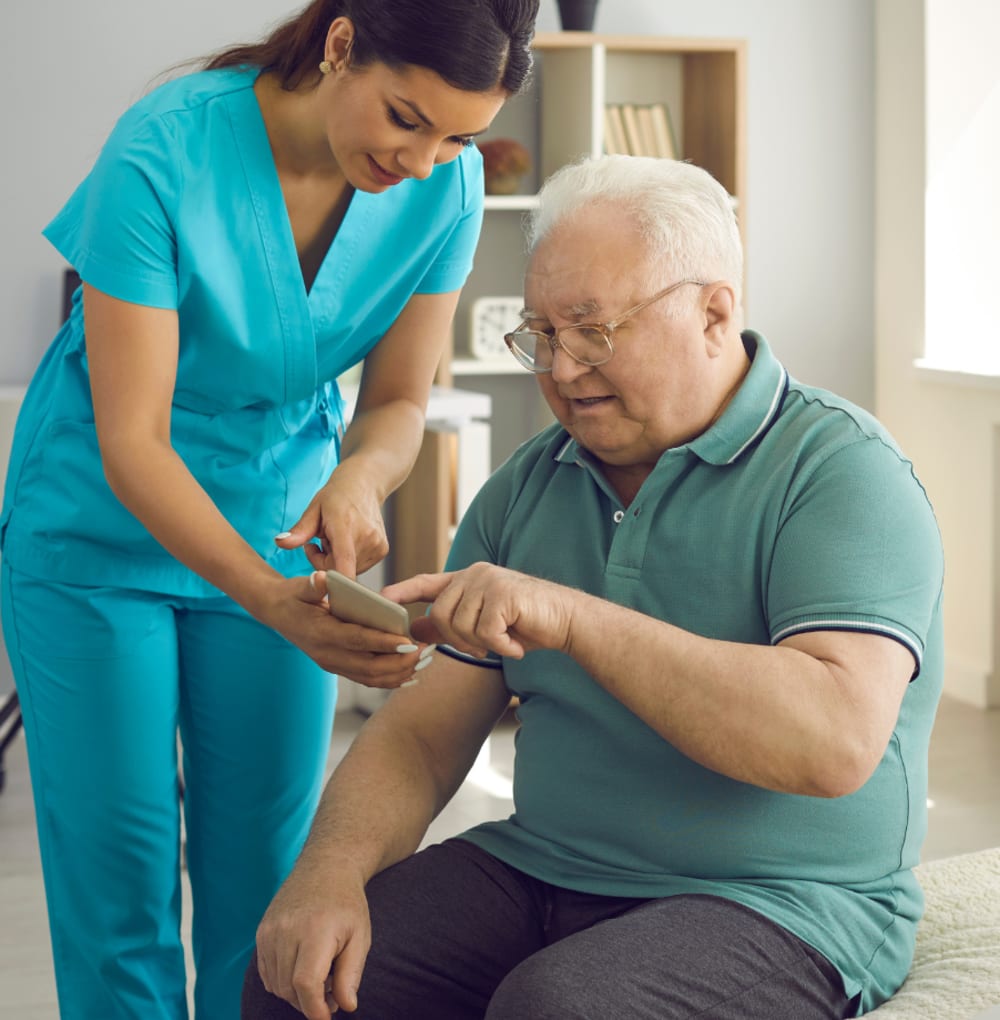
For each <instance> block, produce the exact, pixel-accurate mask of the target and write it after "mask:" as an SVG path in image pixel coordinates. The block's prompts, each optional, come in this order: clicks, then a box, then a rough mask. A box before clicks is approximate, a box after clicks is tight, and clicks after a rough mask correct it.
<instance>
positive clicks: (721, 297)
mask: <svg viewBox="0 0 1000 1020" xmlns="http://www.w3.org/2000/svg"><path fill="white" fill-rule="evenodd" d="M701 305H702V310H703V312H704V316H705V318H704V322H705V343H706V346H707V347H708V351H709V354H710V355H711V356H712V357H717V356H718V355H719V354H721V353H722V350H723V347H724V346H725V343H726V339H727V337H728V336H729V334H730V332H731V330H732V327H733V323H734V321H735V315H736V293H735V291H734V290H733V287H732V285H731V284H729V283H727V282H726V281H725V280H718V281H716V282H715V283H710V284H707V285H706V286H705V287H703V288H702V293H701Z"/></svg>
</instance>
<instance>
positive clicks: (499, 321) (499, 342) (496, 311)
mask: <svg viewBox="0 0 1000 1020" xmlns="http://www.w3.org/2000/svg"><path fill="white" fill-rule="evenodd" d="M523 307H524V299H523V298H520V297H481V298H476V300H475V301H473V302H472V312H471V314H470V316H469V353H470V354H471V355H472V356H473V357H474V358H480V359H481V360H483V361H497V360H500V359H508V358H510V357H511V354H510V351H509V350H508V348H507V344H506V343H505V341H504V338H503V337H504V333H509V332H510V331H511V330H513V329H517V327H518V326H520V324H521V309H522V308H523Z"/></svg>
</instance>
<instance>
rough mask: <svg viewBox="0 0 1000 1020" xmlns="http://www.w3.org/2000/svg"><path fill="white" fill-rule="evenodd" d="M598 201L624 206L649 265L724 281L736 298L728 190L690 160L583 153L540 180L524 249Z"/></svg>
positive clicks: (737, 267)
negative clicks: (645, 247) (644, 243)
mask: <svg viewBox="0 0 1000 1020" xmlns="http://www.w3.org/2000/svg"><path fill="white" fill-rule="evenodd" d="M595 203H599V204H604V203H610V204H613V205H614V206H616V207H617V208H621V209H622V211H623V213H624V214H625V215H626V216H628V217H629V219H630V220H631V222H632V223H633V224H634V225H635V226H636V227H637V228H638V230H639V232H640V235H641V236H642V237H643V238H644V239H645V240H646V241H647V242H648V246H649V251H648V254H649V260H650V265H649V266H648V267H647V269H648V270H649V271H650V272H654V273H661V272H667V273H670V274H671V275H673V276H676V277H678V278H680V277H690V278H691V279H700V280H704V281H705V282H714V281H716V280H725V281H726V282H727V283H729V284H731V285H732V287H733V289H734V291H735V295H736V305H737V306H739V304H740V301H741V297H740V295H741V291H742V282H743V246H742V243H741V241H740V233H739V228H738V227H737V225H736V216H735V213H734V211H733V204H732V200H731V199H730V197H729V195H728V194H727V193H726V189H725V188H723V187H722V185H721V184H719V182H718V181H717V180H716V179H715V178H714V177H712V175H711V174H710V173H708V171H706V170H703V169H702V168H701V167H697V166H694V165H693V164H691V163H682V162H679V161H677V160H673V159H655V158H653V157H650V156H623V155H614V156H595V157H585V158H583V159H580V160H578V161H577V162H575V163H570V164H569V165H567V166H564V167H562V168H561V169H559V170H557V171H556V172H555V173H554V174H553V175H552V176H551V177H550V178H549V179H548V180H547V181H546V182H545V184H544V185H543V187H542V190H541V193H540V195H539V206H538V208H537V210H535V211H534V212H533V213H532V215H531V216H530V218H529V221H528V227H527V231H528V250H529V253H530V252H533V251H534V250H535V248H536V247H537V246H538V245H539V243H540V242H541V241H542V240H544V239H545V237H546V236H548V234H549V233H551V231H552V230H553V229H554V228H555V227H557V226H558V225H559V224H560V223H561V222H562V221H564V220H566V219H568V218H569V217H571V216H573V215H574V214H576V213H578V212H580V211H581V210H582V209H585V208H586V207H587V206H588V205H593V204H595Z"/></svg>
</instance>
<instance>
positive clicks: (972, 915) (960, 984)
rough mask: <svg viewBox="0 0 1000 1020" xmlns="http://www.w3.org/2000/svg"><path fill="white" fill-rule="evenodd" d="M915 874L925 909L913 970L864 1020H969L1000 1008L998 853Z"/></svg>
mask: <svg viewBox="0 0 1000 1020" xmlns="http://www.w3.org/2000/svg"><path fill="white" fill-rule="evenodd" d="M916 873H917V876H918V878H919V879H920V885H921V886H922V888H923V890H924V895H925V897H926V900H927V908H926V912H925V914H924V917H923V919H922V920H921V922H920V927H919V928H918V929H917V947H916V952H915V954H914V957H913V966H912V967H911V968H910V973H909V976H908V977H907V979H906V981H904V982H903V986H902V988H900V990H899V991H898V992H897V993H896V994H895V995H894V996H893V997H892V998H891V999H890V1000H889V1001H888V1002H886V1003H884V1004H883V1005H882V1006H880V1007H879V1008H878V1009H874V1010H872V1011H871V1012H870V1013H866V1014H865V1016H874V1017H877V1018H878V1020H904V1018H906V1020H916V1018H918V1017H919V1018H920V1020H970V1018H972V1017H975V1016H977V1015H979V1014H982V1013H983V1012H984V1011H986V1010H988V1008H989V1007H990V1006H994V1005H996V1004H998V1003H1000V847H996V848H993V849H991V850H981V851H978V852H977V853H971V854H961V855H959V856H957V857H945V858H943V859H942V860H937V861H927V862H925V863H924V864H921V865H920V866H919V867H918V868H917V869H916ZM989 1015H993V1010H989Z"/></svg>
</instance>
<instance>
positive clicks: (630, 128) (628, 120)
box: [621, 103, 649, 156]
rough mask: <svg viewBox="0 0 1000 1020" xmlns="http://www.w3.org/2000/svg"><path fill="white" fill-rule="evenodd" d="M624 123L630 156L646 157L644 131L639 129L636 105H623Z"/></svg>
mask: <svg viewBox="0 0 1000 1020" xmlns="http://www.w3.org/2000/svg"><path fill="white" fill-rule="evenodd" d="M621 111H622V122H623V123H624V125H625V143H626V145H628V151H629V154H630V155H632V156H646V155H649V154H648V153H647V152H646V146H645V145H644V144H643V137H642V131H641V130H640V129H639V114H638V112H637V110H636V107H635V103H622V104H621Z"/></svg>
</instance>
